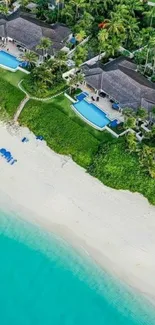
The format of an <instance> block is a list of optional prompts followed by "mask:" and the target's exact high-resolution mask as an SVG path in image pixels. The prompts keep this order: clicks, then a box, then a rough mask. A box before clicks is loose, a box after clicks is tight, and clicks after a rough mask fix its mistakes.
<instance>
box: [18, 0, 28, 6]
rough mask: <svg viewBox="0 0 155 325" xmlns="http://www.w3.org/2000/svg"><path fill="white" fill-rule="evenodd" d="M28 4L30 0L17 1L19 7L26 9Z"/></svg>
mask: <svg viewBox="0 0 155 325" xmlns="http://www.w3.org/2000/svg"><path fill="white" fill-rule="evenodd" d="M29 2H30V0H19V3H20V5H21V7H23V8H24V7H26V6H27V5H28V3H29Z"/></svg>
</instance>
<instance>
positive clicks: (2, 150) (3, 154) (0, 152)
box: [0, 148, 6, 156]
mask: <svg viewBox="0 0 155 325" xmlns="http://www.w3.org/2000/svg"><path fill="white" fill-rule="evenodd" d="M0 154H1V155H2V156H5V154H6V149H4V148H2V149H0Z"/></svg>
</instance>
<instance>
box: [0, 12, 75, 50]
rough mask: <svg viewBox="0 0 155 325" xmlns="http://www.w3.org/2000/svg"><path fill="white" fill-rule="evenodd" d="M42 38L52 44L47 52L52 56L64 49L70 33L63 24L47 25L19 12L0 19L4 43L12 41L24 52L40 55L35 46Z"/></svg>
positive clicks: (1, 36)
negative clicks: (47, 39) (23, 49)
mask: <svg viewBox="0 0 155 325" xmlns="http://www.w3.org/2000/svg"><path fill="white" fill-rule="evenodd" d="M43 37H46V38H49V39H50V40H51V42H52V45H51V47H50V48H49V49H48V50H47V53H48V54H49V55H50V56H52V55H54V54H55V52H57V51H59V50H62V49H63V48H64V47H65V44H66V42H67V41H68V40H69V39H70V38H71V37H72V32H71V30H70V29H69V28H68V27H66V26H65V25H63V24H59V23H56V24H54V25H49V24H46V23H44V22H41V21H39V20H38V19H36V18H32V17H31V16H30V15H28V14H24V13H20V12H16V13H15V14H12V15H10V16H8V17H7V18H4V17H3V18H1V19H0V38H1V39H2V40H3V41H4V42H6V41H13V42H14V43H15V44H18V45H20V46H21V47H23V48H25V49H26V50H30V51H34V52H36V53H38V54H41V52H40V51H39V50H37V46H38V44H39V43H40V41H41V39H42V38H43Z"/></svg>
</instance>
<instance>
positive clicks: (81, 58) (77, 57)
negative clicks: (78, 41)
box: [73, 46, 88, 67]
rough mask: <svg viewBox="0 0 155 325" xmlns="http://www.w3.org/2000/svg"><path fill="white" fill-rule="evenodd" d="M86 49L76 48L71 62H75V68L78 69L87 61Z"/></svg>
mask: <svg viewBox="0 0 155 325" xmlns="http://www.w3.org/2000/svg"><path fill="white" fill-rule="evenodd" d="M87 54H88V52H87V49H86V48H85V47H83V46H77V48H76V50H75V53H74V56H73V60H74V61H75V64H76V66H77V67H79V66H80V65H81V64H82V63H84V62H85V61H86V59H87Z"/></svg>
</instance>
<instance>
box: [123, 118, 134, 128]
mask: <svg viewBox="0 0 155 325" xmlns="http://www.w3.org/2000/svg"><path fill="white" fill-rule="evenodd" d="M135 126H136V119H135V118H134V117H133V116H131V117H128V119H127V120H126V121H125V122H124V127H125V128H126V129H134V128H135Z"/></svg>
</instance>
